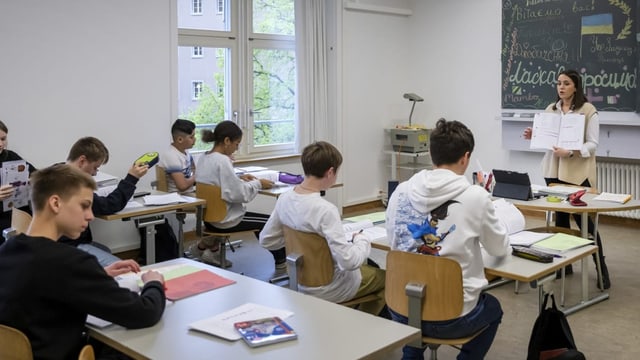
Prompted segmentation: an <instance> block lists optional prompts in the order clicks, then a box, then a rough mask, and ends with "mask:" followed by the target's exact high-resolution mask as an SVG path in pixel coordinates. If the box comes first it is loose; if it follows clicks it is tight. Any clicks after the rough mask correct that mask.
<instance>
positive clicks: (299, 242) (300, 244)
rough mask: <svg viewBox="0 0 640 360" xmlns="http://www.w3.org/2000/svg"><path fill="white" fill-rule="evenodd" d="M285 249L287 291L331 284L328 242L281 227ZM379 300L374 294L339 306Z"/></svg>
mask: <svg viewBox="0 0 640 360" xmlns="http://www.w3.org/2000/svg"><path fill="white" fill-rule="evenodd" d="M283 230H284V241H285V248H286V249H287V271H288V273H289V288H290V289H291V290H294V291H298V287H299V285H302V286H306V287H318V286H325V285H328V284H330V283H331V281H333V271H334V262H333V258H332V257H331V251H330V250H329V244H328V243H327V240H326V239H325V238H323V237H322V236H320V235H318V234H315V233H309V232H304V231H299V230H295V229H292V228H290V227H288V226H283ZM376 300H379V297H378V296H376V295H374V294H369V295H364V296H361V297H359V298H354V299H351V300H347V301H343V302H341V303H339V304H340V305H344V306H349V307H355V306H356V305H359V304H362V303H366V302H370V301H376Z"/></svg>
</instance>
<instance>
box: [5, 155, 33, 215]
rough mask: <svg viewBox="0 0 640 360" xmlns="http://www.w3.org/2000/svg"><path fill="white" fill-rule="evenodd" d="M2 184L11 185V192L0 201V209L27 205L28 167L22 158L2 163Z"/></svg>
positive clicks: (6, 209)
mask: <svg viewBox="0 0 640 360" xmlns="http://www.w3.org/2000/svg"><path fill="white" fill-rule="evenodd" d="M0 177H1V178H2V185H11V186H13V188H14V189H13V194H12V195H11V196H10V197H8V198H7V199H5V200H4V201H2V210H3V211H10V210H11V209H13V208H14V207H17V208H19V207H23V206H26V205H29V191H30V187H29V167H28V166H27V162H26V161H24V160H16V161H6V162H4V163H3V164H2V172H1V173H0Z"/></svg>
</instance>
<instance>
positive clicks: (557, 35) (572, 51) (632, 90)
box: [501, 0, 639, 111]
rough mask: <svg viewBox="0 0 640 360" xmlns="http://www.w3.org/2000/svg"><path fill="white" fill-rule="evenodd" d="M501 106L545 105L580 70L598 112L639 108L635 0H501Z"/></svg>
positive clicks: (536, 107)
mask: <svg viewBox="0 0 640 360" xmlns="http://www.w3.org/2000/svg"><path fill="white" fill-rule="evenodd" d="M502 5H503V8H502V51H501V52H502V54H501V55H502V83H501V85H502V86H501V88H502V108H507V109H508V108H513V109H544V108H545V107H546V106H547V105H549V104H550V103H552V102H554V101H555V100H556V95H557V93H556V90H555V85H556V81H557V77H558V73H560V72H561V71H564V70H567V69H576V70H578V72H579V73H580V74H581V76H582V78H583V83H584V86H585V93H586V95H587V97H588V98H589V101H590V102H591V103H593V104H594V105H595V106H596V108H597V109H598V110H600V111H636V109H637V92H638V91H637V84H638V79H637V78H638V65H639V58H638V43H637V41H636V32H638V25H637V24H636V22H637V21H638V20H637V18H636V15H637V7H638V1H637V0H608V1H605V0H597V1H596V0H571V1H569V0H503V3H502Z"/></svg>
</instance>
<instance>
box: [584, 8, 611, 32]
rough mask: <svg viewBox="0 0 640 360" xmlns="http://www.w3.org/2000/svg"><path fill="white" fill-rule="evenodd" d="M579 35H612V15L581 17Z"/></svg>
mask: <svg viewBox="0 0 640 360" xmlns="http://www.w3.org/2000/svg"><path fill="white" fill-rule="evenodd" d="M580 34H581V35H593V34H607V35H613V15H611V14H610V13H609V14H597V15H590V16H583V17H582V29H581V32H580Z"/></svg>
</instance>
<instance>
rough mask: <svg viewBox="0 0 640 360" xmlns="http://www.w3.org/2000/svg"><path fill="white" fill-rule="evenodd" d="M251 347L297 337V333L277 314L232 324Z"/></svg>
mask: <svg viewBox="0 0 640 360" xmlns="http://www.w3.org/2000/svg"><path fill="white" fill-rule="evenodd" d="M233 326H234V327H235V328H236V330H238V332H239V333H240V335H241V336H242V339H244V341H245V342H246V343H247V344H248V345H249V346H251V347H257V346H264V345H268V344H274V343H279V342H283V341H288V340H294V339H297V338H298V334H296V333H295V331H293V329H292V328H291V327H290V326H289V325H288V324H287V323H285V322H284V321H282V319H280V318H279V317H277V316H273V317H268V318H263V319H257V320H247V321H241V322H237V323H235V324H233Z"/></svg>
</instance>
